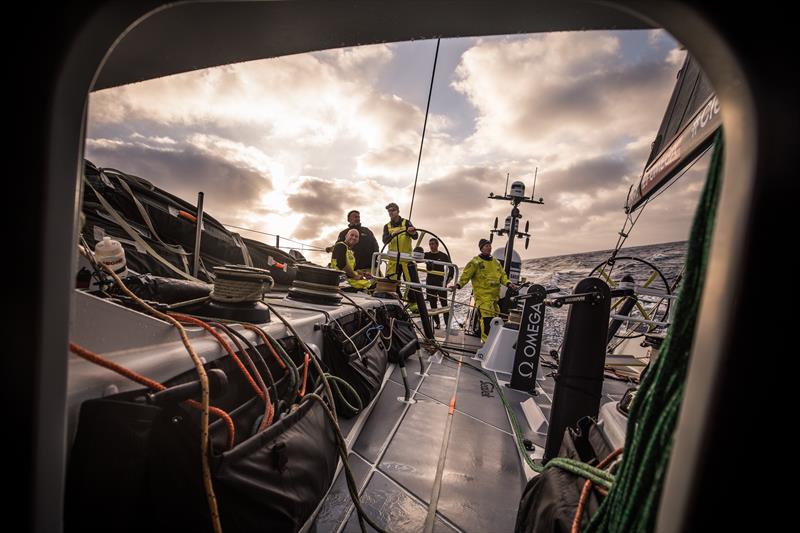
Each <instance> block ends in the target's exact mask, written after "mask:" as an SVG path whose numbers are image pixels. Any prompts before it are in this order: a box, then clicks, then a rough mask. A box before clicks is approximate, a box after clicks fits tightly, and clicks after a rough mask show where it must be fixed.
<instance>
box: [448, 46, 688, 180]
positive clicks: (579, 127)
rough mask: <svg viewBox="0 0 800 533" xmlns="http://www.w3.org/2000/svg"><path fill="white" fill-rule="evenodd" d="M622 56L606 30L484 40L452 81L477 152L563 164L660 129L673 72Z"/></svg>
mask: <svg viewBox="0 0 800 533" xmlns="http://www.w3.org/2000/svg"><path fill="white" fill-rule="evenodd" d="M621 55H622V52H621V49H620V42H619V38H618V37H617V36H616V35H614V34H609V33H606V32H578V33H551V34H539V35H532V36H530V37H526V38H524V39H515V40H511V39H507V38H492V39H482V40H479V41H478V43H477V44H476V45H475V46H474V47H472V48H471V49H469V50H468V51H467V52H466V53H465V54H464V55H463V57H462V59H461V62H460V63H459V66H458V68H457V70H456V74H457V80H456V81H455V82H454V83H453V87H454V88H455V89H456V90H458V91H459V92H461V93H462V94H464V95H465V96H466V97H467V98H468V99H469V101H470V102H471V103H472V104H473V105H474V106H475V108H476V110H477V112H478V118H477V122H476V131H475V133H474V134H473V135H472V136H471V138H470V141H471V144H472V146H473V147H475V149H478V150H484V151H491V152H495V153H496V152H499V153H520V152H523V153H524V152H527V153H530V154H532V155H533V156H534V157H537V158H543V157H545V156H546V155H547V154H554V153H555V154H558V155H557V157H556V158H554V159H552V162H554V163H561V164H562V165H563V164H564V163H565V162H570V161H572V160H574V159H575V158H577V157H579V155H586V154H594V155H597V154H601V153H608V152H609V151H610V150H613V149H614V148H615V147H616V145H617V143H619V142H620V139H624V138H625V137H626V136H629V135H632V134H633V135H637V136H638V135H639V132H641V131H642V130H646V129H648V128H649V129H655V128H656V127H657V124H658V121H659V120H660V118H661V116H660V115H661V113H662V112H663V106H662V105H657V104H655V103H654V102H661V101H663V105H666V102H667V99H668V98H669V91H670V89H671V86H672V82H673V80H674V72H675V71H674V67H673V66H671V65H670V64H668V63H667V62H665V61H663V60H659V59H658V58H651V59H647V60H643V61H642V62H624V61H622V57H621ZM511 80H513V83H511V82H510V81H511Z"/></svg>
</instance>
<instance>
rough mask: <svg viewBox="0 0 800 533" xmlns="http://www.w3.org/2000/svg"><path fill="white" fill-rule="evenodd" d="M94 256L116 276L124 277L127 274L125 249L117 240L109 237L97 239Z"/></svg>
mask: <svg viewBox="0 0 800 533" xmlns="http://www.w3.org/2000/svg"><path fill="white" fill-rule="evenodd" d="M94 256H95V259H97V261H98V262H100V263H103V264H104V265H106V266H107V267H109V268H110V269H111V270H113V271H114V273H115V274H116V275H117V276H119V277H121V278H124V277H126V276H127V275H128V266H127V263H126V261H125V250H124V249H123V248H122V245H121V244H120V242H119V241H115V240H114V239H112V238H111V237H103V240H102V241H97V244H95V246H94Z"/></svg>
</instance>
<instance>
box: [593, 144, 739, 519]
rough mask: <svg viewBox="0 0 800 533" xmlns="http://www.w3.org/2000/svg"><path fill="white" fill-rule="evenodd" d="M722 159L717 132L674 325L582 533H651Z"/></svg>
mask: <svg viewBox="0 0 800 533" xmlns="http://www.w3.org/2000/svg"><path fill="white" fill-rule="evenodd" d="M722 155H723V141H722V131H721V130H720V131H719V132H717V134H716V137H715V139H714V153H713V157H712V160H711V165H710V167H709V171H708V177H707V179H706V184H705V188H704V189H703V194H702V196H701V198H700V202H699V205H698V206H697V211H696V212H695V217H694V222H693V224H692V230H691V233H690V236H689V247H688V250H687V254H686V275H685V278H684V285H683V289H682V290H681V294H680V296H679V298H678V301H677V307H676V309H675V321H674V323H673V324H672V327H671V328H670V330H669V332H668V334H667V338H666V339H665V341H664V343H663V345H662V346H661V349H660V353H659V356H658V358H657V359H656V360H655V362H654V363H653V364H652V367H651V368H650V369H649V371H648V372H646V374H645V375H644V376H643V377H642V381H641V384H640V387H639V392H638V394H637V395H636V398H635V399H634V401H633V405H632V406H631V411H630V416H629V419H628V429H627V435H626V438H625V453H624V455H623V458H622V461H621V464H620V467H619V470H618V472H617V474H616V476H615V481H614V485H613V486H612V488H611V490H610V491H609V493H608V497H607V498H606V499H605V500H604V501H603V503H602V504H601V506H600V508H599V509H598V511H597V513H596V514H595V516H594V517H593V518H592V520H591V522H590V523H589V525H588V526H587V527H586V528H585V531H587V532H592V533H594V532H598V531H608V532H611V533H615V532H623V531H624V532H640V531H641V532H644V531H652V530H653V529H654V527H655V521H656V516H657V511H658V502H659V500H660V496H661V491H662V488H663V484H664V477H665V476H666V472H667V467H668V465H669V458H670V452H671V450H672V444H673V440H672V439H673V434H674V431H675V425H676V423H677V419H678V413H679V411H680V407H681V400H682V398H683V391H684V384H685V382H686V374H687V372H688V366H689V352H690V350H691V344H692V339H693V338H694V331H695V327H696V322H697V311H698V308H699V306H700V299H701V297H702V292H703V291H702V289H703V279H704V278H705V274H706V268H707V264H708V255H709V254H708V251H709V250H708V249H709V246H710V243H711V235H712V232H713V229H714V217H715V214H716V211H717V200H718V197H719V190H720V186H721V178H722V159H723V157H722Z"/></svg>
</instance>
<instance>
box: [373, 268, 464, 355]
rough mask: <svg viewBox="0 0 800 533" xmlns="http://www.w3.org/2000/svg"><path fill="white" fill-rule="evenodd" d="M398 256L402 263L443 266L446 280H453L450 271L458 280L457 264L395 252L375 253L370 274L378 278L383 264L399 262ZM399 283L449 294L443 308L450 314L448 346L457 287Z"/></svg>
mask: <svg viewBox="0 0 800 533" xmlns="http://www.w3.org/2000/svg"><path fill="white" fill-rule="evenodd" d="M398 256H399V259H400V262H403V261H408V262H410V263H423V262H424V263H430V264H432V265H439V266H443V267H444V275H443V276H444V279H445V280H448V279H451V278H450V271H452V274H453V276H452V279H458V274H459V269H458V265H456V264H455V263H449V262H447V261H437V260H434V259H423V258H420V257H419V256H414V255H413V254H407V253H400V254H398V253H397V252H394V253H382V252H373V254H372V264H371V266H370V273H371V274H372V275H373V276H378V275H379V274H380V270H379V266H380V265H381V264H382V263H383V262H386V263H388V262H389V261H397V260H398ZM397 281H398V282H399V283H400V284H401V285H402V286H404V287H412V288H418V289H429V290H434V291H446V292H447V293H449V294H448V298H447V300H448V304H447V307H445V308H442V309H446V310H447V311H448V313H447V323H446V324H445V337H444V342H445V344H447V342H448V341H449V340H450V325H451V324H452V322H453V311H454V306H455V303H456V288H455V286H452V287H446V286H441V285H428V284H427V283H418V282H413V281H407V280H404V279H398V280H397ZM423 301H427V300H426V299H423ZM437 312H439V313H443V312H445V311H441V310H440V311H437Z"/></svg>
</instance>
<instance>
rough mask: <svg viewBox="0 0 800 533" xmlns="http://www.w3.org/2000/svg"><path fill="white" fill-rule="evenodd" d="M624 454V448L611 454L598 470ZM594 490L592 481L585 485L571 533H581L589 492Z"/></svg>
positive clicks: (598, 466)
mask: <svg viewBox="0 0 800 533" xmlns="http://www.w3.org/2000/svg"><path fill="white" fill-rule="evenodd" d="M621 453H622V448H617V449H616V450H614V451H613V452H611V453H610V454H609V455H608V457H606V458H605V459H603V460H602V461H601V462H600V464H599V465H597V468H605V467H606V466H607V465H608V463H610V462H611V461H612V460H613V459H614V458H615V457H617V456H618V455H619V454H621ZM591 490H592V481H591V480H590V479H587V480H586V483H584V484H583V489H582V490H581V497H580V500H578V507H577V509H575V518H574V519H573V520H572V532H571V533H579V531H580V529H581V518H582V517H583V511H584V509H585V508H586V503H587V502H588V501H589V492H591Z"/></svg>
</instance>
